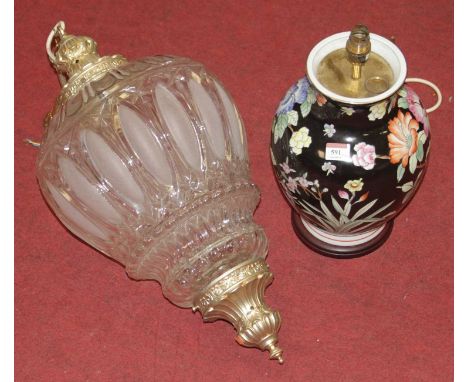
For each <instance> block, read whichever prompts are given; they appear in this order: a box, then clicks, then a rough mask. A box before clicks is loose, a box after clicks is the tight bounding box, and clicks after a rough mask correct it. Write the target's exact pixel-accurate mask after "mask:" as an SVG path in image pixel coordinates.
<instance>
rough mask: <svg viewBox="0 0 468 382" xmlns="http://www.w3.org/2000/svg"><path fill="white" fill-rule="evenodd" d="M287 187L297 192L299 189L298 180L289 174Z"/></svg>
mask: <svg viewBox="0 0 468 382" xmlns="http://www.w3.org/2000/svg"><path fill="white" fill-rule="evenodd" d="M286 187H287V188H288V190H289V191H291V192H293V193H294V192H296V191H297V182H296V179H293V178H291V177H290V176H288V181H287V183H286Z"/></svg>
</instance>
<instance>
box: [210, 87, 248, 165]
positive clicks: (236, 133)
mask: <svg viewBox="0 0 468 382" xmlns="http://www.w3.org/2000/svg"><path fill="white" fill-rule="evenodd" d="M215 86H216V90H217V91H218V94H219V95H220V96H221V101H222V102H223V105H224V108H225V109H226V114H227V117H228V121H229V126H230V130H231V141H232V145H233V148H234V153H235V154H236V156H237V157H238V158H239V159H244V157H245V147H244V135H243V133H242V123H241V121H240V119H239V116H238V115H237V111H236V109H235V108H234V105H233V104H232V102H231V100H230V99H229V97H228V95H227V94H226V92H225V91H224V89H223V88H222V87H221V86H219V84H218V83H217V82H215Z"/></svg>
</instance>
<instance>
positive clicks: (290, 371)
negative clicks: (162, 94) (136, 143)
mask: <svg viewBox="0 0 468 382" xmlns="http://www.w3.org/2000/svg"><path fill="white" fill-rule="evenodd" d="M15 7H16V9H15V191H16V195H15V244H16V245H15V299H16V301H15V358H16V362H15V372H16V380H18V381H28V382H29V381H113V382H116V381H226V382H227V381H321V382H322V381H360V382H362V381H399V382H400V381H451V380H452V379H453V197H452V196H453V103H452V95H453V5H452V3H451V2H449V1H445V0H438V1H432V0H426V1H423V0H415V1H357V0H350V1H346V2H344V1H335V0H333V1H294V2H293V1H289V2H288V1H274V2H273V1H201V0H200V1H192V2H191V1H177V2H176V1H159V0H156V1H155V0H152V1H148V0H144V1H133V2H125V1H110V0H105V1H99V2H93V1H86V2H85V1H83V2H76V1H67V2H64V1H58V0H56V1H48V0H43V1H25V0H18V1H16V4H15ZM58 20H64V21H65V22H66V24H67V30H68V31H69V32H70V33H73V34H77V35H79V34H85V35H89V36H92V37H93V38H94V39H95V40H96V41H97V42H98V44H99V50H100V53H101V54H102V55H106V54H114V53H121V54H123V55H124V56H126V57H127V58H129V59H133V58H138V57H142V56H149V55H154V54H172V55H178V56H189V57H191V58H193V59H195V60H197V61H200V62H202V63H204V64H205V65H206V66H207V68H208V69H209V70H210V71H211V72H213V73H215V74H216V75H217V76H218V77H219V78H220V79H221V81H222V82H223V83H224V85H225V86H226V87H227V89H229V91H230V92H231V94H232V95H233V97H234V100H235V101H236V103H237V106H238V108H239V110H240V112H241V115H242V116H243V120H244V123H245V126H246V130H247V134H248V142H249V153H250V159H251V167H252V177H253V180H254V182H255V183H256V184H257V185H258V186H259V187H260V189H261V191H262V201H261V203H260V205H259V207H258V209H257V211H256V214H255V220H256V221H257V222H258V223H259V224H260V225H262V226H263V227H264V228H265V231H266V233H267V235H268V238H269V242H270V251H269V256H268V262H269V264H270V266H271V268H272V270H273V272H274V273H275V281H274V283H273V284H272V286H271V287H270V288H269V289H268V290H267V293H266V299H267V301H268V303H270V304H271V305H272V306H273V307H275V308H278V309H279V310H280V311H281V314H282V317H283V326H282V328H281V331H280V345H281V347H282V348H283V349H284V357H285V364H284V365H282V366H280V365H278V364H277V363H275V362H272V361H269V360H268V357H267V354H266V353H262V352H260V351H258V350H252V349H246V348H242V347H240V346H239V345H237V344H236V343H235V342H234V335H235V332H234V330H233V328H232V327H231V326H230V325H229V324H227V323H225V322H222V321H220V322H216V323H213V324H204V323H202V320H201V319H200V316H199V314H193V313H192V312H191V311H190V310H183V309H180V308H177V307H175V306H173V305H172V304H170V303H169V302H168V301H167V300H165V299H164V297H163V296H162V294H161V289H160V286H159V285H158V284H157V283H156V282H149V281H146V282H136V281H132V280H130V279H129V278H128V277H127V276H126V274H125V271H124V269H123V268H122V267H121V266H120V265H119V264H117V263H115V262H112V261H110V260H109V259H107V258H106V257H104V256H103V255H101V254H99V253H98V252H96V251H95V250H94V249H92V248H90V247H89V246H87V245H86V244H84V243H83V242H81V241H80V240H77V239H76V238H75V237H74V236H72V235H70V234H69V232H67V230H66V229H65V228H64V227H63V226H62V225H61V224H60V222H59V221H58V220H57V219H56V218H55V216H54V215H53V214H52V213H51V211H50V210H49V209H48V207H47V206H46V204H45V202H44V200H43V199H42V197H41V194H40V192H39V188H38V185H37V182H36V179H35V160H36V156H37V150H36V149H34V148H32V147H31V146H27V145H25V144H24V143H23V139H25V138H38V137H40V135H41V133H42V119H43V117H44V115H45V114H46V112H47V111H49V110H51V108H52V105H53V102H54V97H55V96H56V95H58V93H59V84H58V81H57V78H56V76H55V73H54V71H53V70H52V68H51V67H50V66H49V64H48V60H47V56H46V52H45V40H46V38H47V35H48V33H49V31H50V30H51V28H52V27H53V26H54V25H55V23H56V22H57V21H58ZM358 22H362V23H365V24H367V25H368V26H369V28H370V30H371V31H373V32H375V33H377V34H380V35H382V36H386V37H390V36H394V37H395V38H396V43H397V44H398V45H399V47H400V48H401V50H402V51H403V53H404V55H405V57H406V60H407V64H408V76H409V77H423V78H425V79H428V80H430V81H433V82H435V83H436V84H437V85H438V86H439V87H440V89H441V90H442V93H443V95H444V100H443V103H442V106H441V107H440V109H439V110H437V111H436V112H434V113H432V114H431V115H430V119H431V125H432V133H433V135H432V139H433V141H432V148H431V155H432V158H431V161H430V165H429V170H428V173H427V176H426V177H425V179H424V182H423V184H422V186H421V189H420V191H419V192H418V194H417V195H416V197H415V198H414V199H413V201H412V203H411V204H410V206H409V207H408V208H407V209H406V210H405V211H404V212H403V213H402V214H401V215H400V216H399V217H398V218H397V219H396V221H395V227H394V230H393V233H392V235H391V237H390V239H389V240H388V241H387V243H386V244H385V245H384V246H383V247H381V248H380V249H379V250H377V251H376V252H374V253H372V254H371V255H369V256H366V257H363V258H358V259H353V260H334V259H330V258H326V257H322V256H319V255H317V254H315V253H314V252H312V251H311V250H309V249H308V248H306V247H305V246H304V245H303V244H302V243H301V242H300V241H299V239H298V238H297V237H296V236H295V235H294V233H293V229H292V226H291V224H290V209H289V207H288V205H287V204H286V202H285V201H284V199H283V197H282V196H281V193H280V190H279V189H278V187H277V185H276V183H275V179H274V175H273V171H272V169H271V165H270V159H269V140H270V128H271V122H272V117H273V115H274V112H275V110H276V107H277V105H278V102H279V101H280V99H281V98H282V96H283V95H284V93H285V92H286V90H287V89H288V87H289V86H290V85H291V84H292V83H294V82H295V81H296V80H297V79H298V78H299V77H301V76H302V75H303V74H304V72H305V62H306V59H307V55H308V53H309V51H310V49H312V47H313V46H314V45H315V44H316V43H317V42H319V41H320V40H321V39H323V38H325V37H327V36H329V35H331V34H333V33H336V32H341V31H344V30H349V29H350V28H351V27H352V26H353V25H354V24H356V23H358ZM414 88H415V89H416V91H417V92H418V93H419V94H420V96H421V98H422V100H423V102H424V103H425V105H426V106H430V105H431V104H432V103H433V102H434V101H435V97H434V96H433V94H431V92H430V91H429V90H427V89H426V88H425V87H423V86H419V85H414Z"/></svg>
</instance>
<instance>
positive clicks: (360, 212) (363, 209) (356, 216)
mask: <svg viewBox="0 0 468 382" xmlns="http://www.w3.org/2000/svg"><path fill="white" fill-rule="evenodd" d="M377 200H379V199H374V200H373V201H372V202H370V203H367V204H366V205H365V206H364V207H362V208H361V209H360V210H359V211H358V212H356V213H355V214H354V216H353V217H352V218H351V220H352V221H355V220H356V219H357V218H358V217H360V216H362V215H363V214H365V213H366V212H367V211H369V210H370V209H371V208H372V207H373V206H374V204H375V203H377Z"/></svg>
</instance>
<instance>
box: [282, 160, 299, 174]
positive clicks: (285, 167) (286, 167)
mask: <svg viewBox="0 0 468 382" xmlns="http://www.w3.org/2000/svg"><path fill="white" fill-rule="evenodd" d="M280 167H281V168H282V169H283V171H284V173H285V174H290V173H291V172H296V170H294V169H293V168H291V167H289V164H288V160H287V159H286V162H284V163H280Z"/></svg>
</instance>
